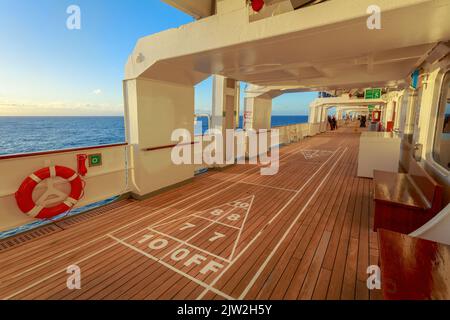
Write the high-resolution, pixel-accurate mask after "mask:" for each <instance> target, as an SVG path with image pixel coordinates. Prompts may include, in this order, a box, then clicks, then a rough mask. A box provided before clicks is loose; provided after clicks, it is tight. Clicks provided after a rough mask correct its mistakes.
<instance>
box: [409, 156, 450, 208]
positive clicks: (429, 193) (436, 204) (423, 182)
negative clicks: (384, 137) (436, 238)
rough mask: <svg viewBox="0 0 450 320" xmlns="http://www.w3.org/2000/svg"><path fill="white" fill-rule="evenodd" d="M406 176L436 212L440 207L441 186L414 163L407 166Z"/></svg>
mask: <svg viewBox="0 0 450 320" xmlns="http://www.w3.org/2000/svg"><path fill="white" fill-rule="evenodd" d="M408 175H409V176H410V178H411V179H412V180H413V181H414V184H415V185H416V186H417V187H418V188H419V189H420V191H421V192H422V194H423V195H424V197H425V198H426V199H427V200H428V202H429V203H430V205H431V207H432V208H433V209H434V210H435V212H438V211H439V210H441V206H442V186H441V185H440V184H439V183H437V182H436V181H435V180H434V179H433V178H432V177H431V176H430V175H429V174H428V173H427V172H426V171H425V170H424V169H423V168H422V167H421V166H420V165H419V164H418V163H417V162H416V161H414V160H412V161H411V162H410V164H409V171H408Z"/></svg>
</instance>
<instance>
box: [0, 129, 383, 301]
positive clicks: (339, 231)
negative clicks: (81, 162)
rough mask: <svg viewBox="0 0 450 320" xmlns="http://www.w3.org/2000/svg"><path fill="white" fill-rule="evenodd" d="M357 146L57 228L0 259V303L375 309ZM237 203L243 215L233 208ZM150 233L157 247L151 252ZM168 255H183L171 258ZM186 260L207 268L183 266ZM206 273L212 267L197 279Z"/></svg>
mask: <svg viewBox="0 0 450 320" xmlns="http://www.w3.org/2000/svg"><path fill="white" fill-rule="evenodd" d="M358 146H359V133H358V132H355V130H354V128H353V127H347V128H341V129H339V130H338V131H335V132H327V133H323V134H320V135H317V136H315V137H312V138H307V139H304V140H301V141H300V142H298V143H293V144H290V145H288V146H285V147H282V148H281V149H280V170H279V173H278V174H276V175H275V176H261V175H260V173H259V168H260V167H259V166H257V165H248V164H247V165H235V166H232V167H229V168H226V169H224V170H221V171H210V172H208V173H206V174H203V175H201V176H197V177H195V178H194V181H193V182H192V183H189V184H187V185H184V186H180V187H177V188H174V189H172V190H169V191H166V192H163V193H161V194H159V195H157V196H154V197H152V198H150V199H147V200H143V201H129V202H124V204H123V205H121V206H119V207H115V208H112V209H111V210H110V211H109V212H108V213H106V214H102V215H99V216H96V217H92V218H89V219H87V220H86V221H83V222H80V223H76V224H73V225H70V224H64V223H60V225H59V226H60V227H61V228H62V229H64V230H62V231H59V232H55V233H51V234H49V235H48V236H46V237H43V238H39V239H36V240H34V241H32V242H30V243H26V244H24V245H22V246H19V247H16V248H13V249H11V250H8V251H5V252H1V253H0V266H1V268H0V298H2V299H379V298H380V293H379V291H377V290H371V291H369V289H368V288H367V286H366V279H367V277H368V275H367V273H366V271H367V267H368V266H369V265H371V264H378V247H377V239H376V233H374V232H373V231H372V226H373V204H372V198H373V195H372V193H373V191H372V189H373V186H372V180H369V179H362V178H357V177H356V170H357V156H358ZM305 150H313V151H314V150H315V153H314V152H313V155H314V156H313V157H308V156H305ZM317 151H319V152H317ZM307 154H311V153H310V152H309V153H307ZM242 199H244V202H245V203H247V204H248V205H249V207H246V208H241V207H239V205H242V204H236V203H234V201H236V200H242ZM244 206H245V204H244ZM213 209H221V210H222V211H215V213H216V214H217V212H219V215H218V216H212V215H211V212H212V210H213ZM220 212H221V213H220ZM232 214H237V215H239V219H238V220H230V219H229V218H230V216H231V215H232ZM233 218H234V219H237V218H236V216H234V217H233ZM186 223H188V224H186ZM192 225H195V226H194V227H192ZM180 226H181V227H185V228H187V229H184V230H181V231H180V229H181V228H180ZM191 229H192V230H191ZM216 232H217V233H219V234H220V237H219V238H217V239H214V240H213V241H211V239H213V238H212V237H211V236H214V235H216V236H217V235H218V234H217V233H216ZM149 234H151V235H153V236H154V237H153V238H151V239H150V240H148V241H152V240H153V239H156V238H162V239H163V240H162V242H160V243H165V242H166V241H167V243H168V244H167V246H166V247H164V248H161V249H153V250H151V249H150V248H149V246H148V243H149V242H148V241H147V240H146V239H147V238H145V237H146V236H147V235H149ZM177 239H178V240H177ZM140 242H141V243H140ZM176 249H180V250H181V251H179V252H181V253H183V254H184V253H186V252H187V251H186V250H185V249H188V250H189V254H188V255H187V256H186V257H185V258H184V259H181V258H180V259H179V260H176V259H174V258H173V257H172V255H173V252H174V251H175V250H176ZM233 252H234V255H233V256H231V254H232V253H233ZM194 254H198V255H200V256H202V257H203V258H204V259H205V260H204V261H203V260H201V261H200V262H199V263H200V265H199V264H197V263H195V262H192V263H191V264H188V263H187V260H188V259H189V258H190V257H192V256H193V255H194ZM180 256H182V254H181V255H180ZM203 258H202V259H203ZM177 259H178V258H177ZM207 263H211V264H213V263H214V264H217V263H219V264H220V265H221V266H222V267H218V268H217V270H216V271H215V272H214V271H211V270H210V269H208V271H207V272H203V273H202V271H204V270H203V268H204V267H205V265H206V264H207ZM70 265H77V266H79V267H80V269H81V289H80V290H69V289H67V286H66V281H67V278H68V277H69V274H68V273H67V267H68V266H70ZM216 266H217V265H216Z"/></svg>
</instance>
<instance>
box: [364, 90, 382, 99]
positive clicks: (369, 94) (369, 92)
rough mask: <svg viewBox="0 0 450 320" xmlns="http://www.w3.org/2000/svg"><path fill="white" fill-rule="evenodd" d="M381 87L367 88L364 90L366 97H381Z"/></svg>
mask: <svg viewBox="0 0 450 320" xmlns="http://www.w3.org/2000/svg"><path fill="white" fill-rule="evenodd" d="M380 98H381V89H366V91H364V99H380Z"/></svg>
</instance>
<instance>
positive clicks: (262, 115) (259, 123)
mask: <svg viewBox="0 0 450 320" xmlns="http://www.w3.org/2000/svg"><path fill="white" fill-rule="evenodd" d="M271 119H272V98H261V97H246V98H245V109H244V129H246V130H249V129H255V130H259V129H270V128H271Z"/></svg>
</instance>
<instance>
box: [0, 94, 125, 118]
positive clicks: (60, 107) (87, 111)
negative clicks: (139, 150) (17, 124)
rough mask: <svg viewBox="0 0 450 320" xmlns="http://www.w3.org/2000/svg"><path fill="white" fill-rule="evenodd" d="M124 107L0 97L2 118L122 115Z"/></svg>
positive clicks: (106, 104) (107, 104) (0, 114)
mask: <svg viewBox="0 0 450 320" xmlns="http://www.w3.org/2000/svg"><path fill="white" fill-rule="evenodd" d="M122 114H123V105H120V104H110V103H90V102H70V101H49V102H41V101H29V100H11V99H9V100H8V99H5V98H2V97H0V116H2V115H3V116H78V115H80V116H83V115H86V116H89V115H92V116H94V115H122Z"/></svg>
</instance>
